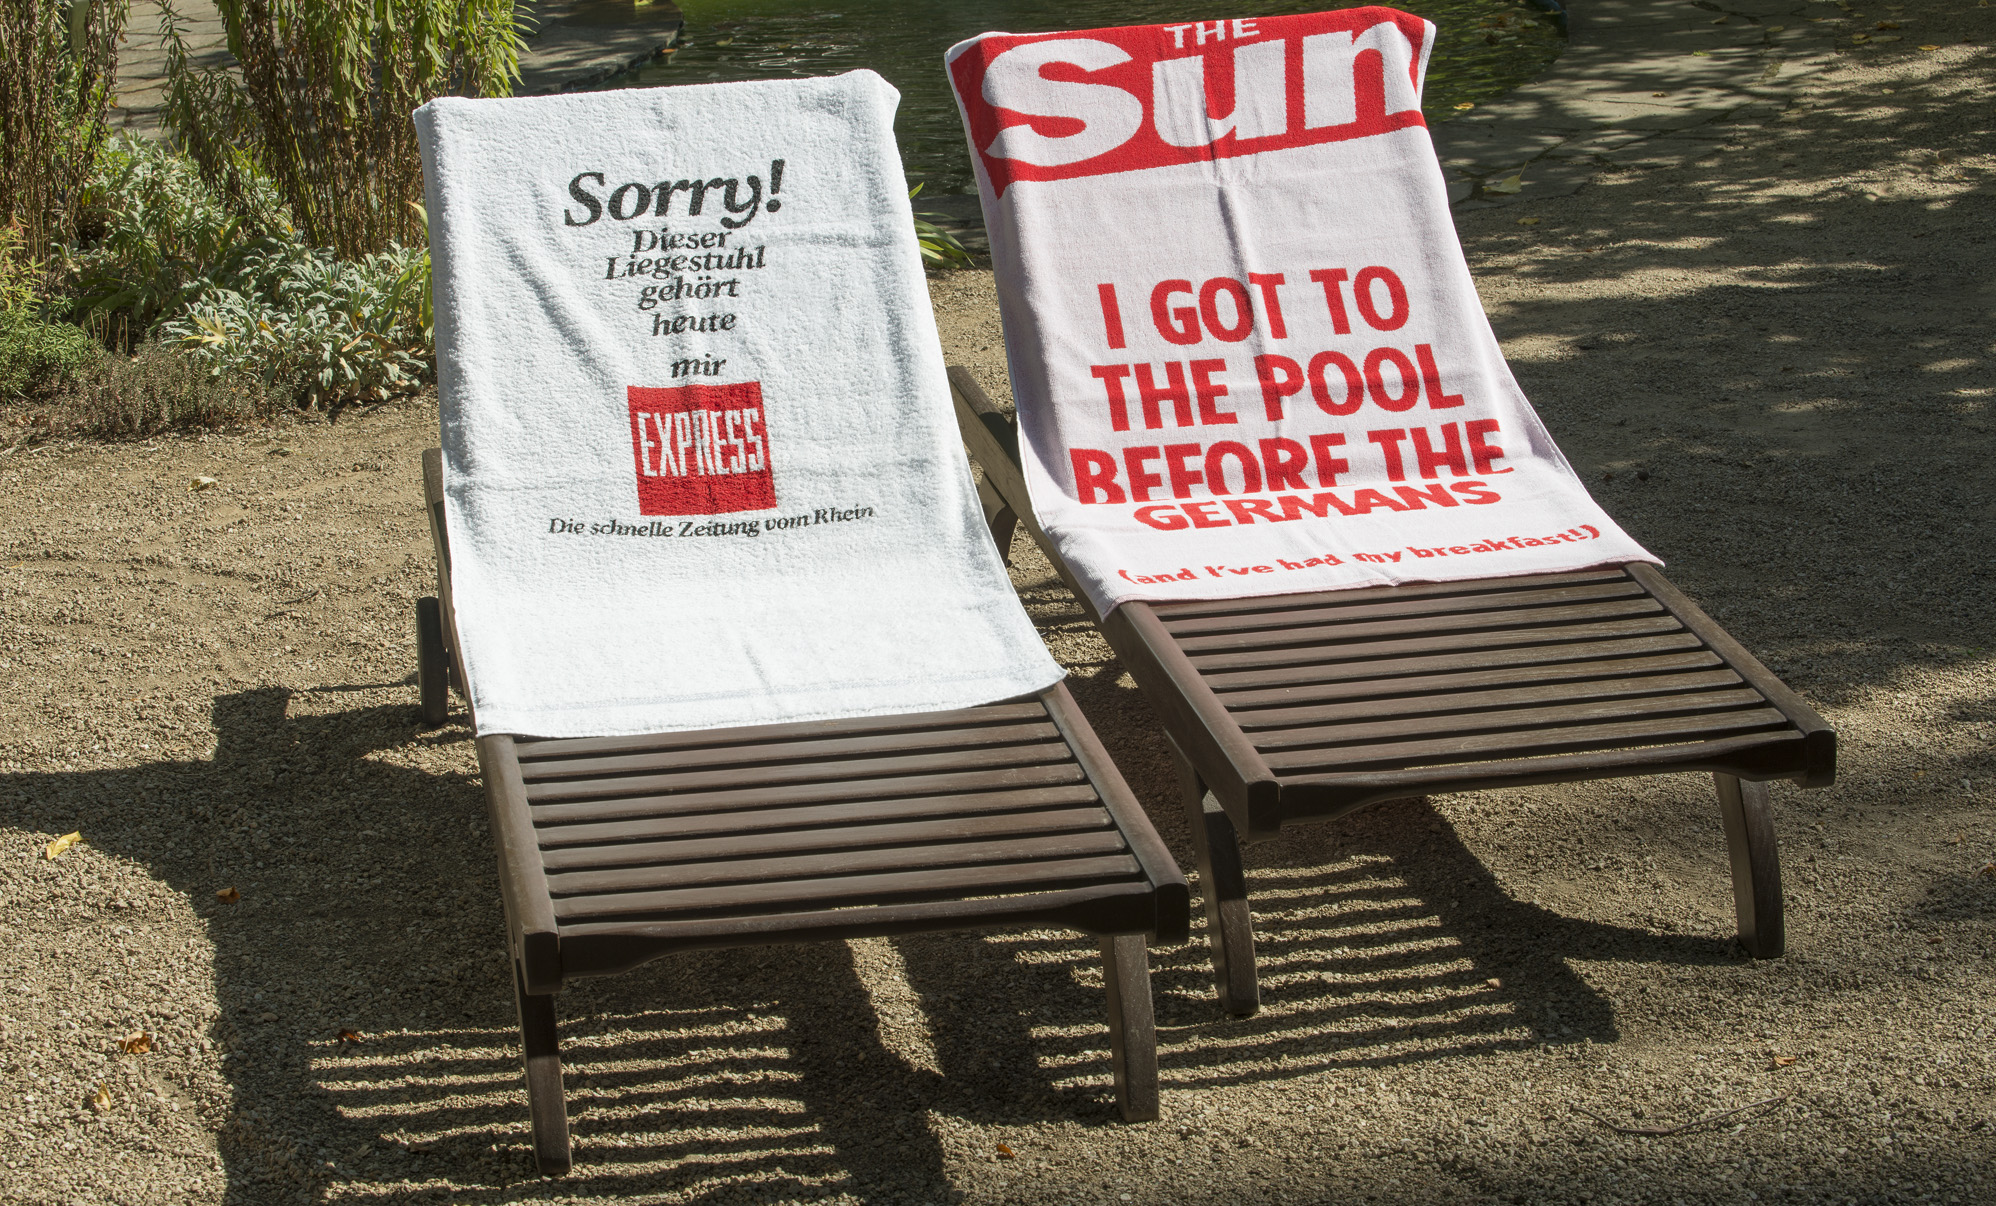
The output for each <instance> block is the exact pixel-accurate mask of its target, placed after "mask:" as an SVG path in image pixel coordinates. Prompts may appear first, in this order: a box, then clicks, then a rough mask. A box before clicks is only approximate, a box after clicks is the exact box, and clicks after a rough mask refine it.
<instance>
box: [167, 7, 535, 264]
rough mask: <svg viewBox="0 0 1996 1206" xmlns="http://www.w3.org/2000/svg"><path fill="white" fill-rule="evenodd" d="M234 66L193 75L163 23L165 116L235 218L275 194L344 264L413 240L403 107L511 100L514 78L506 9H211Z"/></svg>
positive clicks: (418, 170)
mask: <svg viewBox="0 0 1996 1206" xmlns="http://www.w3.org/2000/svg"><path fill="white" fill-rule="evenodd" d="M216 8H218V9H219V10H220V12H221V15H222V20H223V23H224V25H225V27H226V28H227V30H228V37H229V50H230V52H231V53H232V54H234V55H235V58H236V61H237V65H236V66H235V67H233V68H230V69H227V70H220V69H217V70H209V71H196V70H194V69H193V68H192V67H191V66H190V64H189V61H188V58H187V54H186V50H185V46H184V44H183V42H182V40H181V38H180V33H179V22H178V18H177V17H176V16H174V15H173V14H172V13H171V11H170V10H168V11H167V13H166V15H165V16H163V18H162V28H163V30H164V31H165V32H166V33H167V35H168V37H167V42H168V74H169V77H170V81H171V82H170V86H169V89H168V99H167V118H168V122H169V124H170V125H171V126H172V128H173V130H174V132H175V134H176V135H177V136H178V137H179V139H180V140H181V143H182V145H184V146H185V147H186V148H187V150H188V152H189V153H190V154H191V155H192V156H193V157H194V160H195V162H196V163H197V164H199V165H200V168H201V173H202V175H203V176H204V177H205V178H206V179H207V180H208V181H209V182H210V183H211V184H212V185H213V186H214V187H215V188H216V190H217V191H218V192H219V193H220V195H221V196H222V197H223V199H224V200H225V202H226V203H227V204H228V206H229V208H230V209H231V210H232V211H234V212H236V213H238V214H248V213H251V212H253V211H254V210H255V209H256V206H257V200H256V198H255V197H254V196H253V194H254V192H255V190H256V189H257V188H258V187H259V182H260V181H268V182H269V183H270V184H271V185H272V186H274V187H275V189H276V191H277V193H278V195H280V196H281V197H282V198H283V199H284V202H285V204H286V205H287V206H288V207H289V209H290V212H291V216H292V218H293V220H294V221H295V222H296V223H297V225H298V227H299V229H300V230H301V231H302V232H303V235H304V238H305V241H306V242H308V243H310V244H312V245H313V246H315V247H330V248H332V249H333V251H334V252H336V253H337V254H339V255H340V256H341V257H342V258H345V259H359V258H360V257H362V256H364V255H367V254H370V253H373V252H381V251H386V250H387V249H388V248H389V246H390V245H391V244H393V243H396V242H403V243H409V242H413V241H414V240H415V239H416V237H417V236H418V234H419V233H420V232H419V229H418V226H417V222H416V220H415V218H414V216H413V215H412V214H411V212H410V210H409V206H410V204H411V203H413V202H416V201H418V200H419V199H420V197H421V196H422V191H423V187H422V186H423V180H422V162H421V158H420V156H419V154H418V152H417V147H416V134H415V129H414V127H413V126H412V124H411V123H410V121H409V114H410V112H411V111H412V110H414V109H415V108H417V107H418V106H420V105H422V104H423V103H424V102H425V101H428V100H430V99H432V98H434V97H438V96H446V95H466V96H506V95H509V94H510V93H511V92H512V88H513V81H514V80H515V79H517V78H518V76H519V56H520V49H521V46H522V41H521V36H520V32H519V29H518V27H517V26H516V24H515V14H514V4H513V0H217V3H216Z"/></svg>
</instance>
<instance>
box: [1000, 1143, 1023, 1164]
mask: <svg viewBox="0 0 1996 1206" xmlns="http://www.w3.org/2000/svg"><path fill="white" fill-rule="evenodd" d="M1018 1156H1019V1153H1017V1152H1015V1151H1013V1150H1012V1145H1011V1144H1009V1143H1001V1144H999V1145H998V1158H999V1159H1000V1160H1016V1159H1017V1158H1018Z"/></svg>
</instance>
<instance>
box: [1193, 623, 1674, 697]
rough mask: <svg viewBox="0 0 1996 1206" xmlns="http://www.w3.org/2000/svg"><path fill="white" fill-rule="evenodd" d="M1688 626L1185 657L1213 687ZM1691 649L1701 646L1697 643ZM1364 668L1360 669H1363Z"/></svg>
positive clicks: (1465, 660)
mask: <svg viewBox="0 0 1996 1206" xmlns="http://www.w3.org/2000/svg"><path fill="white" fill-rule="evenodd" d="M1683 631H1684V625H1682V624H1680V623H1678V622H1677V620H1676V619H1675V618H1674V617H1672V616H1668V615H1652V616H1642V617H1640V618H1637V619H1630V620H1609V621H1605V622H1600V623H1594V624H1568V625H1560V626H1556V627H1552V628H1515V629H1510V630H1508V631H1507V630H1501V629H1500V630H1494V631H1470V632H1442V633H1423V634H1418V635H1406V636H1390V635H1383V636H1380V637H1378V638H1375V639H1373V640H1369V641H1362V642H1355V643H1352V644H1320V645H1298V646H1295V647H1292V648H1285V649H1256V650H1253V651H1250V652H1246V653H1199V654H1191V653H1188V654H1187V657H1188V658H1189V659H1190V660H1191V662H1192V664H1193V665H1194V666H1197V667H1198V668H1199V671H1200V673H1201V674H1202V675H1204V676H1206V677H1207V678H1208V679H1209V681H1211V682H1214V683H1220V682H1224V683H1228V684H1234V683H1238V682H1239V681H1240V680H1239V679H1233V678H1226V677H1225V675H1227V674H1228V673H1229V672H1234V671H1243V670H1280V669H1290V668H1294V667H1299V666H1324V665H1339V664H1349V663H1371V662H1374V661H1376V660H1379V659H1382V658H1391V657H1412V656H1417V655H1420V654H1428V653H1461V654H1463V655H1464V656H1463V657H1462V658H1461V659H1460V660H1459V661H1458V662H1457V663H1456V665H1458V666H1461V667H1465V668H1466V667H1474V666H1481V665H1485V664H1487V663H1486V661H1485V657H1484V655H1485V654H1486V653H1487V652H1488V651H1491V650H1498V649H1506V648H1519V647H1530V648H1533V649H1539V650H1542V651H1544V653H1546V654H1556V653H1557V652H1558V651H1559V648H1560V647H1561V646H1563V645H1567V644H1577V643H1580V642H1590V643H1591V642H1595V641H1600V640H1605V639H1611V638H1616V637H1643V636H1656V635H1661V634H1664V633H1681V632H1683ZM1690 643H1691V644H1694V645H1695V644H1697V641H1696V639H1695V638H1694V639H1693V640H1692V641H1691V642H1690ZM1361 668H1362V667H1361Z"/></svg>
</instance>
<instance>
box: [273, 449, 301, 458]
mask: <svg viewBox="0 0 1996 1206" xmlns="http://www.w3.org/2000/svg"><path fill="white" fill-rule="evenodd" d="M295 451H297V450H296V449H294V448H281V447H280V448H273V449H271V450H270V455H272V456H290V455H291V454H292V453H293V452H295Z"/></svg>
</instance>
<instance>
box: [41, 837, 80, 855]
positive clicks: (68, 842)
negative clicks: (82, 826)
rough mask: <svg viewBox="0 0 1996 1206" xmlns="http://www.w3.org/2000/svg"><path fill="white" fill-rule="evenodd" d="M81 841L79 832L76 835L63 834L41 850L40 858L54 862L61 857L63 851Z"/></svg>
mask: <svg viewBox="0 0 1996 1206" xmlns="http://www.w3.org/2000/svg"><path fill="white" fill-rule="evenodd" d="M82 840H83V834H82V832H81V831H79V832H76V833H65V834H63V835H62V836H61V837H59V838H57V839H56V840H54V841H53V842H50V843H49V844H48V845H47V846H44V847H43V848H42V857H43V858H45V859H47V860H48V861H50V862H54V861H55V860H57V859H59V858H61V857H62V852H63V851H65V850H67V849H69V848H70V847H71V846H74V845H76V843H78V842H80V841H82Z"/></svg>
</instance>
